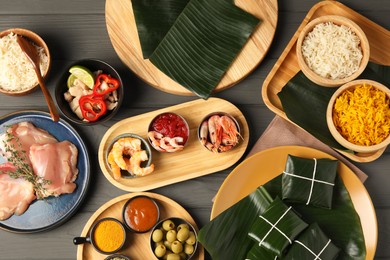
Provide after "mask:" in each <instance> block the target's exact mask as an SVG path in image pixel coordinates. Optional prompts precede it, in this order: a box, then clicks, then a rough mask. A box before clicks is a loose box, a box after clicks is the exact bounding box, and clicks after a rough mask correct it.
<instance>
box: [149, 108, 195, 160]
mask: <svg viewBox="0 0 390 260" xmlns="http://www.w3.org/2000/svg"><path fill="white" fill-rule="evenodd" d="M189 136H190V128H189V126H188V123H187V121H186V120H185V118H184V117H182V116H181V115H178V114H176V113H172V112H166V113H161V114H158V115H157V116H155V117H154V118H153V119H152V120H151V121H150V123H149V126H148V141H149V143H150V144H151V146H152V147H153V148H154V149H155V150H156V151H158V152H162V153H174V152H178V151H182V150H183V149H184V147H185V145H186V144H187V142H188V139H189Z"/></svg>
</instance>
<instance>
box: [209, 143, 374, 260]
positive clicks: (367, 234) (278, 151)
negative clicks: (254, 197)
mask: <svg viewBox="0 0 390 260" xmlns="http://www.w3.org/2000/svg"><path fill="white" fill-rule="evenodd" d="M288 154H292V155H295V156H299V157H306V158H330V159H335V158H334V157H332V156H331V155H329V154H327V153H324V152H321V151H319V150H316V149H313V148H309V147H303V146H279V147H275V148H271V149H268V150H264V151H262V152H259V153H256V154H254V155H253V156H251V157H249V158H248V159H246V160H245V161H243V162H242V163H241V164H240V165H238V166H237V167H236V168H235V169H234V170H233V171H232V172H231V173H230V174H229V176H228V177H227V178H226V180H225V181H224V182H223V183H222V185H221V188H220V189H219V191H218V193H217V195H216V197H215V201H214V205H213V208H212V211H211V217H210V218H211V219H213V218H215V217H216V216H218V215H219V214H220V213H221V212H223V211H224V210H226V209H227V208H229V207H231V206H232V205H233V204H235V203H236V202H238V201H239V200H241V199H242V198H244V197H245V196H247V195H249V194H250V193H252V192H253V191H254V190H255V189H256V188H257V187H259V186H260V185H262V184H265V183H267V182H268V181H270V180H272V179H273V178H275V177H276V176H278V175H279V174H280V173H281V172H283V170H284V167H285V165H286V159H287V155H288ZM259 169H260V170H259ZM337 170H338V173H339V174H340V176H341V179H342V180H343V181H344V184H345V186H346V188H347V190H348V192H349V194H350V196H351V199H352V202H353V205H354V207H355V210H356V212H357V213H358V215H359V217H360V221H361V224H362V228H363V234H364V240H365V243H366V251H367V255H366V259H373V258H374V255H375V250H376V246H377V242H378V224H377V220H376V215H375V209H374V205H373V204H372V201H371V198H370V195H369V194H368V192H367V190H366V188H365V187H364V185H363V184H362V182H361V181H360V180H359V179H358V177H357V176H356V175H355V174H354V173H353V172H352V170H351V169H349V168H348V167H347V166H346V165H345V164H343V163H342V162H340V163H339V166H338V169H337ZM259 173H261V174H259Z"/></svg>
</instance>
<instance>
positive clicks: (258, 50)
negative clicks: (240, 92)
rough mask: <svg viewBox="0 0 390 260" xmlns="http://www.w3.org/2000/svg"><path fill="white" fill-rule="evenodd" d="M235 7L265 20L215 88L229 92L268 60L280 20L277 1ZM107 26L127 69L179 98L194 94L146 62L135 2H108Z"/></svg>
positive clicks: (239, 2) (244, 0) (262, 0)
mask: <svg viewBox="0 0 390 260" xmlns="http://www.w3.org/2000/svg"><path fill="white" fill-rule="evenodd" d="M235 4H236V5H237V6H239V7H240V8H242V9H244V10H245V11H247V12H249V13H251V14H253V15H254V16H256V17H258V18H259V19H261V20H262V23H261V24H260V26H258V27H257V29H256V30H255V31H254V32H253V34H252V36H251V37H250V38H249V40H248V42H247V43H246V45H245V46H244V47H243V49H242V51H241V52H240V53H239V54H238V56H237V58H236V59H235V61H234V62H233V63H232V65H231V66H230V68H229V69H228V70H227V71H226V74H225V75H224V77H223V78H222V80H221V81H220V83H219V84H218V85H217V87H216V88H215V90H214V92H218V91H221V90H224V89H226V88H229V87H231V86H233V85H234V84H236V83H237V82H239V81H240V80H242V79H243V78H244V77H246V76H247V75H248V74H250V73H251V72H252V71H253V70H254V69H255V68H256V67H257V66H258V65H259V63H260V62H261V61H262V60H263V59H264V57H265V55H266V53H267V52H268V50H269V48H270V46H271V43H272V40H273V38H274V35H275V30H276V24H277V20H278V2H277V0H251V1H247V0H236V1H235ZM106 24H107V31H108V35H109V37H110V39H111V43H112V45H113V47H114V49H115V51H116V53H117V54H118V56H119V58H120V59H121V60H122V62H123V63H124V64H126V66H128V67H129V68H130V69H131V70H132V71H133V72H134V73H135V74H136V75H137V76H138V77H140V78H141V79H142V80H144V81H145V82H146V83H148V84H149V85H151V86H153V87H155V88H157V89H159V90H162V91H165V92H168V93H171V94H176V95H187V96H188V95H193V93H192V92H191V91H189V90H187V89H186V88H184V87H182V86H181V85H180V84H178V83H176V82H175V81H173V80H172V79H171V78H169V77H168V76H166V75H165V74H164V73H162V72H161V71H160V70H159V69H157V68H156V67H155V66H154V65H153V64H152V63H151V62H150V61H149V60H148V59H146V60H145V59H144V58H143V56H142V51H141V44H140V42H139V38H138V32H137V27H136V24H135V19H134V15H133V8H132V5H131V0H107V1H106Z"/></svg>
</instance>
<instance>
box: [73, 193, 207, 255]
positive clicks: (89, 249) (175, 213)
mask: <svg viewBox="0 0 390 260" xmlns="http://www.w3.org/2000/svg"><path fill="white" fill-rule="evenodd" d="M138 195H146V196H149V197H151V198H153V199H155V200H156V201H157V203H158V204H159V206H160V214H161V215H160V219H165V218H169V217H178V218H183V219H185V220H187V221H188V222H189V223H191V224H192V225H193V226H194V228H195V229H196V231H198V230H199V229H198V227H197V226H196V223H195V221H194V219H193V218H192V217H191V215H190V214H189V213H188V212H187V211H186V210H185V209H184V208H183V207H182V206H180V205H179V204H178V203H177V202H175V201H173V200H171V199H169V198H167V197H164V196H162V195H159V194H156V193H150V192H140V193H129V194H125V195H122V196H119V197H116V198H114V199H112V200H110V201H108V202H107V203H105V204H104V205H103V206H101V207H100V208H99V209H98V210H97V211H96V212H95V213H94V214H93V215H92V216H91V217H90V218H89V220H88V222H87V223H86V224H85V226H84V229H83V231H82V232H81V236H82V237H85V236H87V235H88V234H89V232H90V229H91V227H92V226H93V224H94V223H96V222H97V221H98V220H99V219H102V218H106V217H112V218H116V219H118V220H119V221H121V222H122V223H123V220H122V208H123V206H124V205H125V203H126V201H127V200H128V199H130V198H132V197H134V196H138ZM149 239H150V232H146V233H131V232H127V241H126V244H125V246H124V248H123V249H122V250H121V251H120V252H119V253H120V254H124V255H126V256H129V257H130V259H155V257H154V254H153V252H152V251H151V249H150V242H149V241H150V240H149ZM105 257H107V255H102V254H100V253H98V252H97V251H96V250H95V249H94V248H93V246H92V245H91V244H83V245H79V246H78V248H77V259H78V260H85V259H93V260H95V259H104V258H105ZM194 259H204V249H203V247H202V245H201V244H199V243H198V249H197V253H196V255H195V256H194Z"/></svg>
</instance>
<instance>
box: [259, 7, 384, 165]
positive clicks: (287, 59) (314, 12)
mask: <svg viewBox="0 0 390 260" xmlns="http://www.w3.org/2000/svg"><path fill="white" fill-rule="evenodd" d="M324 15H340V16H344V17H346V18H349V19H351V20H352V21H354V22H355V23H357V24H358V25H359V26H360V28H362V30H363V31H364V33H365V34H366V36H367V38H368V41H369V44H370V60H371V61H373V62H376V63H379V64H383V65H390V51H389V50H390V31H388V30H386V29H385V28H383V27H381V26H379V25H378V24H376V23H374V22H372V21H371V20H369V19H367V18H366V17H364V16H362V15H360V14H359V13H357V12H355V11H354V10H352V9H350V8H348V7H346V6H345V5H343V4H341V3H339V2H337V1H322V2H319V3H318V4H316V5H314V6H313V7H312V9H310V11H309V12H308V14H307V15H306V17H305V19H304V20H303V21H302V23H301V25H300V26H299V28H298V30H297V31H296V32H295V34H294V36H293V37H292V39H291V40H290V42H289V43H288V45H287V47H286V48H285V50H284V51H283V53H282V55H281V56H280V58H279V59H278V60H277V62H276V64H275V65H274V67H273V68H272V70H271V71H270V73H269V74H268V76H267V78H266V79H265V80H264V83H263V87H262V96H263V100H264V103H265V104H266V105H267V107H268V108H269V109H271V110H272V111H273V112H274V113H276V114H277V115H279V116H281V117H283V118H284V119H286V120H288V121H290V120H289V119H288V118H287V116H286V114H285V112H284V111H283V107H282V104H281V102H280V100H279V97H278V96H277V94H278V93H279V92H280V91H281V90H282V88H283V87H284V86H285V85H286V83H287V82H288V81H289V80H290V79H291V78H292V77H293V76H295V74H296V73H298V72H299V70H300V68H299V65H298V59H297V55H296V51H295V50H296V41H297V39H298V36H299V34H300V32H301V31H302V29H303V28H304V27H305V25H306V24H307V23H309V22H310V21H311V20H313V19H315V18H317V17H320V16H324ZM290 122H291V123H293V122H292V121H290ZM384 150H385V149H381V150H379V151H377V152H374V153H355V154H351V153H347V152H344V151H340V150H338V152H340V153H342V154H343V155H344V156H346V157H348V158H349V159H351V160H354V161H357V162H370V161H373V160H376V159H377V158H379V156H381V155H382V153H383V152H384Z"/></svg>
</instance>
